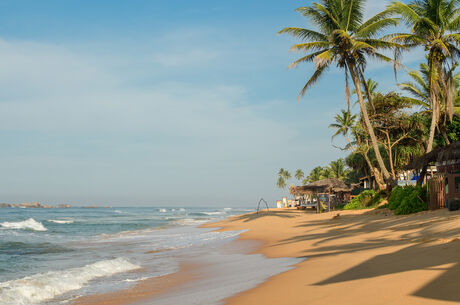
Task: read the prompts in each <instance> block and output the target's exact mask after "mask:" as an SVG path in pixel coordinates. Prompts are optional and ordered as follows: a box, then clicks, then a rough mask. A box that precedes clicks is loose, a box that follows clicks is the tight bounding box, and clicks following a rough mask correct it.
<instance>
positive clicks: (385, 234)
mask: <svg viewBox="0 0 460 305" xmlns="http://www.w3.org/2000/svg"><path fill="white" fill-rule="evenodd" d="M338 214H340V215H339V216H337V215H338ZM210 226H219V227H221V228H222V230H236V229H242V228H245V229H248V231H247V232H245V233H243V234H242V235H241V237H240V238H241V239H256V240H260V241H263V242H264V245H263V246H262V247H261V248H260V249H259V251H260V252H261V253H263V254H264V255H266V256H267V257H283V256H285V257H305V258H306V260H305V261H303V262H302V263H300V264H298V265H297V268H295V269H294V270H291V271H288V272H285V273H282V274H279V275H277V276H274V277H272V278H271V279H269V280H268V281H266V282H265V283H263V284H262V285H259V286H258V287H256V288H255V289H252V290H249V291H247V292H244V293H242V294H240V295H237V296H235V297H232V298H229V299H227V300H226V302H225V304H229V305H233V304H238V305H241V304H289V305H293V304H310V305H313V304H318V305H320V304H321V305H322V304H354V305H356V304H453V303H458V302H460V291H459V289H458V287H459V284H460V279H459V277H458V274H459V272H460V265H459V262H460V239H459V238H458V237H460V213H459V212H449V211H447V210H438V211H428V212H422V213H418V214H415V215H410V216H394V215H392V213H391V212H389V211H387V210H361V211H341V212H339V213H337V212H335V213H334V212H332V213H325V214H310V213H306V212H304V211H296V210H272V211H270V212H264V213H260V214H246V215H242V216H238V217H233V218H231V219H228V220H225V221H222V222H219V223H215V224H210Z"/></svg>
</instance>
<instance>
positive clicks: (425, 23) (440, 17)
mask: <svg viewBox="0 0 460 305" xmlns="http://www.w3.org/2000/svg"><path fill="white" fill-rule="evenodd" d="M458 3H459V1H458V0H413V1H411V2H410V3H409V4H405V3H402V2H393V3H392V4H391V5H390V6H389V7H388V11H392V12H394V13H396V14H398V15H400V16H401V17H402V19H403V20H404V21H405V23H406V25H407V26H409V27H410V29H411V30H410V32H409V33H395V34H390V35H388V36H387V37H388V38H389V40H388V41H390V42H397V43H402V44H404V45H405V46H407V47H409V48H414V47H419V46H423V47H424V48H425V50H426V52H427V53H428V55H427V56H428V71H429V77H428V83H429V89H430V92H429V93H430V94H429V101H430V104H431V110H432V115H431V117H432V119H431V126H430V135H429V138H428V144H427V152H430V151H431V150H432V149H433V140H434V134H435V129H436V125H437V123H438V120H439V117H440V97H439V93H440V92H441V90H443V88H442V87H443V86H441V85H440V80H441V79H442V75H443V67H444V66H445V65H446V64H447V63H448V62H449V59H450V60H455V59H456V58H458V57H459V55H460V50H459V49H458V45H459V42H460V33H459V32H458V30H459V26H460V18H459V8H458ZM444 89H445V88H444Z"/></svg>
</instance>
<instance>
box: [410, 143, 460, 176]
mask: <svg viewBox="0 0 460 305" xmlns="http://www.w3.org/2000/svg"><path fill="white" fill-rule="evenodd" d="M430 163H436V166H437V167H441V168H442V167H445V166H453V165H456V164H460V141H456V142H454V143H452V144H450V145H447V146H441V147H436V148H435V149H433V150H432V151H431V152H429V153H427V154H424V155H423V156H421V157H419V158H417V159H415V160H414V161H412V162H411V163H409V164H408V165H407V166H405V169H407V170H411V169H415V170H421V169H423V168H426V166H428V165H429V164H430Z"/></svg>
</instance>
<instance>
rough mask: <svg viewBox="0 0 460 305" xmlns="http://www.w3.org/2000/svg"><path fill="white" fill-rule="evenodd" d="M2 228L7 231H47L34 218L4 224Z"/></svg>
mask: <svg viewBox="0 0 460 305" xmlns="http://www.w3.org/2000/svg"><path fill="white" fill-rule="evenodd" d="M0 226H1V227H2V228H5V229H22V230H34V231H46V230H47V228H45V227H44V226H43V224H42V223H41V222H38V221H36V220H35V219H33V218H29V219H27V220H24V221H18V222H2V223H0Z"/></svg>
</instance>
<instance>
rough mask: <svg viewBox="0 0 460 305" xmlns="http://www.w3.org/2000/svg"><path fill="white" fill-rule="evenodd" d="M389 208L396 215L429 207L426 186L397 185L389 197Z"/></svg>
mask: <svg viewBox="0 0 460 305" xmlns="http://www.w3.org/2000/svg"><path fill="white" fill-rule="evenodd" d="M388 208H389V209H390V210H394V211H395V214H396V215H405V214H412V213H417V212H421V211H425V210H426V209H427V190H426V186H425V187H422V186H415V187H414V186H411V185H410V186H405V187H400V186H397V187H395V188H394V189H393V191H392V192H391V195H390V198H388Z"/></svg>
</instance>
